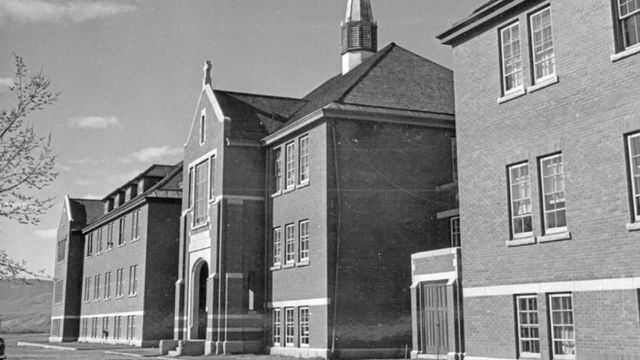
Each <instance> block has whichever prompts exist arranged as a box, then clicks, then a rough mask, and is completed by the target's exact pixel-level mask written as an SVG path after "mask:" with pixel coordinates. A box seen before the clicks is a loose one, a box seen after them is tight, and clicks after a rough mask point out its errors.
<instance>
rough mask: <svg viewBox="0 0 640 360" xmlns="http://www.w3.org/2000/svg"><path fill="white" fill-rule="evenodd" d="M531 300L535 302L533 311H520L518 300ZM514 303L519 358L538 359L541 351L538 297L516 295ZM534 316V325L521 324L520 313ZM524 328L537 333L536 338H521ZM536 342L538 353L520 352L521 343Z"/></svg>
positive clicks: (529, 319)
mask: <svg viewBox="0 0 640 360" xmlns="http://www.w3.org/2000/svg"><path fill="white" fill-rule="evenodd" d="M530 299H533V300H534V302H535V309H529V308H527V309H524V310H523V309H522V307H521V304H520V300H530ZM515 301H516V339H517V341H518V354H519V356H520V357H540V351H541V344H542V343H541V339H540V312H539V307H538V296H537V295H535V294H530V295H516V297H515ZM534 312H535V314H536V321H537V322H536V323H535V324H529V323H528V324H523V323H522V321H521V320H522V318H521V315H522V313H524V314H525V315H526V314H532V313H534ZM527 320H528V321H531V318H529V317H527ZM524 327H526V328H529V329H530V330H531V329H533V328H535V329H537V331H538V337H537V338H535V337H531V336H530V337H527V338H525V337H523V336H522V329H523V328H524ZM527 341H528V342H536V341H537V343H538V352H537V353H536V352H531V351H524V350H522V348H523V346H522V343H523V342H527Z"/></svg>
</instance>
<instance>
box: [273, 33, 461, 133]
mask: <svg viewBox="0 0 640 360" xmlns="http://www.w3.org/2000/svg"><path fill="white" fill-rule="evenodd" d="M303 99H304V100H305V101H306V103H305V104H304V106H302V107H301V108H300V110H298V111H297V112H296V113H295V114H294V116H293V117H292V118H291V119H290V120H289V121H288V122H287V123H286V124H285V125H284V126H287V125H289V124H291V123H293V122H295V121H297V120H299V119H301V118H303V117H305V116H306V115H308V114H310V113H312V112H314V111H316V110H318V109H320V108H323V107H325V106H327V105H329V104H331V103H343V104H352V105H366V106H377V107H384V108H392V109H403V110H415V111H424V112H432V113H445V114H453V113H454V108H455V105H454V97H453V72H452V71H451V70H449V69H447V68H446V67H444V66H441V65H438V64H436V63H434V62H432V61H430V60H428V59H425V58H424V57H422V56H420V55H417V54H414V53H412V52H410V51H408V50H406V49H404V48H402V47H401V46H399V45H396V44H395V43H391V44H389V45H387V46H386V47H384V48H383V49H381V50H380V51H378V52H377V53H375V54H374V55H372V56H370V57H369V58H367V59H365V60H364V61H363V62H362V63H361V64H359V65H358V66H356V67H355V68H353V69H352V70H351V71H349V72H347V73H346V74H344V75H343V74H338V75H336V76H334V77H333V78H331V79H329V80H327V81H326V82H325V83H323V84H322V85H320V86H319V87H317V88H316V89H315V90H313V91H311V92H310V93H309V94H308V95H307V96H305V97H304V98H303Z"/></svg>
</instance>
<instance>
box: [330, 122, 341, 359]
mask: <svg viewBox="0 0 640 360" xmlns="http://www.w3.org/2000/svg"><path fill="white" fill-rule="evenodd" d="M331 140H332V144H331V145H332V148H333V167H334V176H335V189H336V219H337V222H336V256H335V274H334V279H333V322H332V324H331V355H332V356H333V357H335V350H336V319H337V316H338V311H337V309H338V279H339V270H340V264H339V262H338V261H339V259H340V235H341V233H342V222H341V217H342V212H341V202H340V179H339V172H338V169H339V167H338V145H337V140H336V121H335V120H333V121H331Z"/></svg>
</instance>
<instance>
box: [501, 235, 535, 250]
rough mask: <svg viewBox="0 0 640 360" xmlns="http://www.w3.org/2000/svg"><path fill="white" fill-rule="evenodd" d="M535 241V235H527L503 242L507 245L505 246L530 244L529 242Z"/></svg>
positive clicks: (533, 242)
mask: <svg viewBox="0 0 640 360" xmlns="http://www.w3.org/2000/svg"><path fill="white" fill-rule="evenodd" d="M535 243H536V237H535V236H529V237H523V238H515V239H512V240H507V241H505V244H506V245H507V247H515V246H522V245H531V244H535Z"/></svg>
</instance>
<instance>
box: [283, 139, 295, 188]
mask: <svg viewBox="0 0 640 360" xmlns="http://www.w3.org/2000/svg"><path fill="white" fill-rule="evenodd" d="M295 148H296V143H294V142H290V143H288V144H287V145H286V148H285V153H286V154H285V157H286V159H287V163H286V164H285V166H286V168H285V174H286V177H287V178H286V181H287V183H286V185H287V186H286V188H287V189H291V188H293V187H294V186H295V185H296V149H295Z"/></svg>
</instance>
